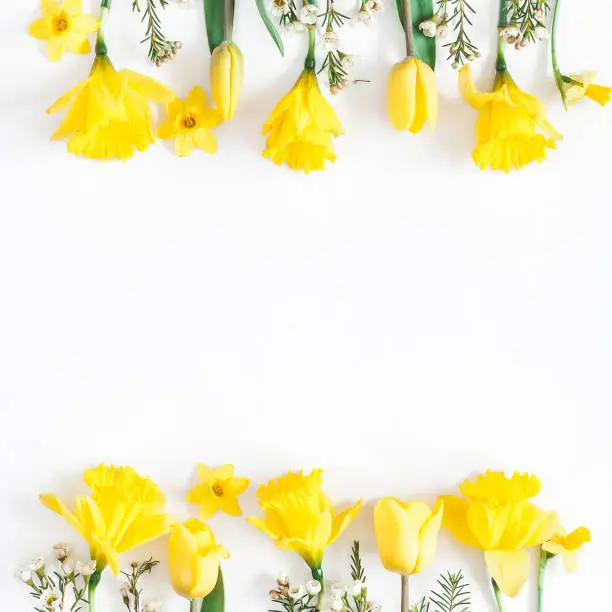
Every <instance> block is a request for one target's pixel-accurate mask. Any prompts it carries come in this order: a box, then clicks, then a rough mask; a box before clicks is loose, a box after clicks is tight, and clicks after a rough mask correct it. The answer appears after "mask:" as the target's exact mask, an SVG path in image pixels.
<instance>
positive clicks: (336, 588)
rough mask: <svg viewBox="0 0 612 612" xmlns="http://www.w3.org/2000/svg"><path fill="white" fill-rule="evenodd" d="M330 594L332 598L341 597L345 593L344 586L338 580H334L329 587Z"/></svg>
mask: <svg viewBox="0 0 612 612" xmlns="http://www.w3.org/2000/svg"><path fill="white" fill-rule="evenodd" d="M331 595H332V597H333V598H334V599H341V598H342V597H344V596H345V595H346V588H345V587H344V585H343V584H342V583H340V582H335V583H334V584H332V587H331Z"/></svg>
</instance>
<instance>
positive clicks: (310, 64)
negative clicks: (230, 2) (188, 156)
mask: <svg viewBox="0 0 612 612" xmlns="http://www.w3.org/2000/svg"><path fill="white" fill-rule="evenodd" d="M315 35H316V31H315V29H314V28H309V29H308V54H307V55H306V61H305V62H304V66H305V67H306V68H307V69H308V70H314V67H315V62H316V60H315V42H316V38H315ZM313 571H314V570H313Z"/></svg>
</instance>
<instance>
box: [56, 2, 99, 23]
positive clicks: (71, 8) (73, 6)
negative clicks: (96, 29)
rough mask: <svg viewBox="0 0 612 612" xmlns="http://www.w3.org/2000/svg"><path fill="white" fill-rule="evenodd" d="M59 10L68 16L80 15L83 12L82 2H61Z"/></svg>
mask: <svg viewBox="0 0 612 612" xmlns="http://www.w3.org/2000/svg"><path fill="white" fill-rule="evenodd" d="M61 9H62V10H64V11H66V13H68V15H70V16H72V15H80V14H81V13H82V12H83V2H82V0H63V2H62V3H61ZM92 31H93V30H92Z"/></svg>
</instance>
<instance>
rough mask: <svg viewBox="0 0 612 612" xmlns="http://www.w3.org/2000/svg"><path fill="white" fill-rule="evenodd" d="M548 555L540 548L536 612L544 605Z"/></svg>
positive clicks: (540, 610)
mask: <svg viewBox="0 0 612 612" xmlns="http://www.w3.org/2000/svg"><path fill="white" fill-rule="evenodd" d="M549 558H550V555H549V554H548V553H547V552H546V551H545V550H544V549H543V548H542V547H541V546H540V565H539V567H538V612H542V606H543V604H544V576H545V574H546V564H547V563H548V559H549Z"/></svg>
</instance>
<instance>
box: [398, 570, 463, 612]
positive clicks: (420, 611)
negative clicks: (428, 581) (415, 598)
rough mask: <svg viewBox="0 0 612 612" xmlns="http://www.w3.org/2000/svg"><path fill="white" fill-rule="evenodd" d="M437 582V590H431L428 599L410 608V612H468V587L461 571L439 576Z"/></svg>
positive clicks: (424, 598)
mask: <svg viewBox="0 0 612 612" xmlns="http://www.w3.org/2000/svg"><path fill="white" fill-rule="evenodd" d="M437 582H438V585H439V590H433V589H432V591H431V593H430V594H429V596H428V597H423V599H421V601H419V602H418V603H416V604H414V605H413V606H412V607H411V608H410V612H430V610H431V612H469V610H470V605H471V603H472V602H471V599H470V591H469V590H468V589H469V588H470V587H469V584H468V583H467V582H466V581H465V577H464V576H463V573H462V571H461V570H459V571H457V572H454V573H453V572H450V571H447V572H446V574H440V576H439V578H438V580H437ZM432 608H433V610H432Z"/></svg>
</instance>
